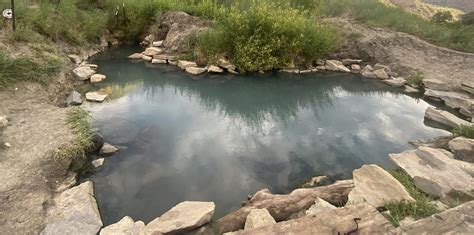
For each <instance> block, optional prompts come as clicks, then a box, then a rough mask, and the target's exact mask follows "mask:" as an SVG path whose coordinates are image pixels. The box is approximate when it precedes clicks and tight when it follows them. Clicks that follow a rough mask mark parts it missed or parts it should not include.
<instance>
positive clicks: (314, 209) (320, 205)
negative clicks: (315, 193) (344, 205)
mask: <svg viewBox="0 0 474 235" xmlns="http://www.w3.org/2000/svg"><path fill="white" fill-rule="evenodd" d="M336 208H337V207H335V206H333V205H332V204H331V203H329V202H327V201H324V200H323V199H321V198H319V197H318V198H316V200H315V201H314V205H312V206H311V207H310V208H309V209H308V210H307V211H306V213H305V214H306V216H313V215H314V216H317V215H318V214H319V213H321V212H324V211H329V210H334V209H336Z"/></svg>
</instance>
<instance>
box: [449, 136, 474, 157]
mask: <svg viewBox="0 0 474 235" xmlns="http://www.w3.org/2000/svg"><path fill="white" fill-rule="evenodd" d="M449 149H450V150H451V152H453V154H454V157H455V158H456V159H458V160H461V161H465V162H470V163H474V139H468V138H464V137H457V138H455V139H453V140H451V141H449Z"/></svg>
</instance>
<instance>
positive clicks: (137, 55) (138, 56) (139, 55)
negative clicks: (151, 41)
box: [128, 53, 143, 60]
mask: <svg viewBox="0 0 474 235" xmlns="http://www.w3.org/2000/svg"><path fill="white" fill-rule="evenodd" d="M142 57H143V54H142V53H133V54H131V55H129V56H128V58H129V59H132V60H141V59H142Z"/></svg>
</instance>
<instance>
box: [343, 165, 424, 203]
mask: <svg viewBox="0 0 474 235" xmlns="http://www.w3.org/2000/svg"><path fill="white" fill-rule="evenodd" d="M352 174H353V178H354V189H353V190H352V191H351V192H350V193H349V199H348V201H347V204H358V203H362V202H367V203H369V204H370V205H372V206H374V207H375V208H383V207H384V206H385V204H386V203H388V202H400V201H406V202H414V201H415V200H414V199H413V198H412V197H411V196H410V194H409V193H408V192H407V191H406V189H405V187H403V185H402V184H401V183H400V182H399V181H398V180H396V179H395V178H394V177H393V176H392V175H391V174H390V173H388V172H386V171H385V170H384V169H382V168H380V167H379V166H377V165H365V166H362V167H361V168H360V169H357V170H354V171H353V173H352Z"/></svg>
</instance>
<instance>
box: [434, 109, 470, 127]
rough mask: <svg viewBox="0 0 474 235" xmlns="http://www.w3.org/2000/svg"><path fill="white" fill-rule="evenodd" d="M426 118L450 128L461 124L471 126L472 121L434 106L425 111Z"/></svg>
mask: <svg viewBox="0 0 474 235" xmlns="http://www.w3.org/2000/svg"><path fill="white" fill-rule="evenodd" d="M425 119H428V120H431V121H434V122H437V123H439V124H442V125H444V126H446V127H449V128H456V127H458V126H460V125H466V126H470V125H472V123H470V122H468V121H466V120H463V119H461V118H458V117H456V116H455V115H454V114H452V113H450V112H447V111H443V110H440V109H436V108H433V107H428V108H427V109H426V111H425Z"/></svg>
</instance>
